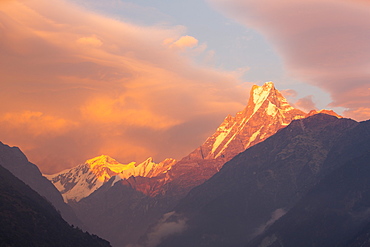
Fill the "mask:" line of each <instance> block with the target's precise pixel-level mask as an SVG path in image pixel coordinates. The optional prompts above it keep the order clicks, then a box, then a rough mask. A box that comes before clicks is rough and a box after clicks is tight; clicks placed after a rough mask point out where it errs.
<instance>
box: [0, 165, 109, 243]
mask: <svg viewBox="0 0 370 247" xmlns="http://www.w3.org/2000/svg"><path fill="white" fill-rule="evenodd" d="M0 226H1V227H0V246H7V247H8V246H9V247H24V246H30V247H32V246H35V247H36V246H37V247H40V246H55V247H58V246H60V247H67V246H71V247H75V246H81V247H83V246H86V247H92V246H96V247H104V246H107V247H108V246H110V244H109V242H107V241H105V240H103V239H101V238H99V237H97V236H95V235H90V234H88V233H84V232H82V231H81V230H80V229H77V228H73V227H71V226H70V225H68V223H67V222H66V221H64V220H63V218H62V217H61V216H60V214H59V213H58V212H57V211H56V210H55V208H54V207H53V206H52V205H51V204H50V203H49V202H48V201H46V200H45V199H44V198H43V197H41V196H40V195H39V194H38V193H37V192H35V191H34V190H32V189H31V188H30V187H29V186H28V185H26V184H25V183H24V182H22V181H21V180H19V179H18V178H16V177H15V176H14V175H13V174H12V173H10V172H9V171H8V170H7V169H5V168H3V167H2V166H0Z"/></svg>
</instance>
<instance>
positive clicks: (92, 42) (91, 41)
mask: <svg viewBox="0 0 370 247" xmlns="http://www.w3.org/2000/svg"><path fill="white" fill-rule="evenodd" d="M76 42H77V43H78V44H81V45H85V46H90V47H95V48H98V47H100V46H102V45H103V42H102V41H101V40H100V39H98V38H97V37H95V36H91V37H81V38H79V39H77V40H76Z"/></svg>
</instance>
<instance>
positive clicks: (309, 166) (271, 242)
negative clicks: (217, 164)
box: [147, 114, 370, 247]
mask: <svg viewBox="0 0 370 247" xmlns="http://www.w3.org/2000/svg"><path fill="white" fill-rule="evenodd" d="M369 136H370V127H369V125H368V124H367V123H357V122H355V121H353V120H349V119H338V118H337V117H334V116H329V115H326V114H317V115H314V116H311V117H308V118H306V119H300V120H295V121H293V122H292V123H291V124H290V125H289V126H288V127H287V128H284V129H282V130H280V131H278V133H276V134H275V135H273V136H272V137H270V138H268V139H267V140H265V141H264V142H262V143H260V144H257V145H255V146H253V147H251V148H249V149H247V150H246V151H244V152H243V153H241V154H239V155H237V156H236V157H235V158H233V159H232V160H231V161H229V162H228V163H226V164H225V165H224V167H223V168H222V169H221V171H220V172H219V173H217V174H216V175H215V176H213V177H212V178H211V179H209V180H208V181H206V182H205V183H204V184H202V185H200V186H198V187H196V188H194V189H193V190H192V191H191V192H190V193H189V194H188V195H187V196H186V197H185V198H184V199H183V200H182V201H180V203H179V204H178V205H177V206H176V207H175V212H174V213H173V216H172V217H169V218H168V219H167V220H166V221H165V222H164V223H166V224H169V223H171V222H172V223H173V224H176V223H178V222H186V228H185V227H184V229H185V230H184V231H183V232H182V233H181V234H180V233H177V235H173V236H169V237H168V238H166V239H165V238H164V237H165V236H162V240H163V241H162V243H161V244H160V245H159V246H179V247H181V246H212V247H217V246H220V247H221V246H248V245H247V244H248V243H249V242H250V241H252V240H253V239H254V238H256V237H258V236H259V235H260V234H263V233H264V232H265V231H266V230H267V229H273V228H272V226H276V225H277V224H278V223H279V222H281V221H283V220H284V219H285V218H286V217H288V216H289V215H290V214H292V212H293V211H292V210H298V209H302V207H303V205H307V204H308V201H311V202H314V200H316V201H317V202H318V203H319V202H320V201H321V199H320V198H321V197H315V196H313V198H310V199H305V198H308V197H307V196H308V195H309V191H311V190H312V189H313V188H317V187H315V186H318V184H319V182H320V181H323V182H325V181H326V178H327V176H329V175H330V174H335V172H337V173H340V169H344V167H345V166H344V165H346V164H347V166H346V167H347V169H349V170H350V169H351V167H352V166H353V162H354V163H356V164H357V163H359V164H360V166H361V164H363V165H365V164H366V163H367V164H369V165H370V160H369V159H368V156H367V152H369V150H370V149H369V145H370V144H369V143H370V142H369ZM360 161H361V162H362V163H360ZM351 162H352V163H351ZM351 164H352V165H351ZM355 170H356V169H355ZM346 172H347V173H348V172H349V171H342V173H341V174H343V176H345V175H346V174H347V173H346ZM332 176H333V178H334V181H335V178H338V180H337V181H335V182H336V183H337V185H338V184H340V182H341V179H340V178H339V177H338V176H339V175H337V176H336V175H332ZM324 178H325V179H324ZM348 180H349V182H348V183H350V182H351V181H352V180H356V172H355V171H353V172H352V175H351V176H350V177H349V178H348ZM334 181H333V182H332V183H333V184H335V183H334ZM352 182H355V181H352ZM327 183H330V182H327ZM334 187H335V185H333V186H332V187H331V189H334ZM365 187H366V184H365ZM331 189H328V190H327V191H326V193H328V194H330V191H331ZM319 191H323V190H322V189H321V190H320V189H319ZM332 192H333V193H335V191H332ZM339 194H340V193H339ZM352 196H354V195H352ZM342 199H343V201H346V197H344V198H342ZM301 200H308V201H304V202H303V203H302V204H299V203H300V202H301ZM328 200H329V202H332V201H331V200H330V199H328ZM329 202H328V203H329ZM365 202H366V199H364V200H363V203H365ZM305 203H306V204H305ZM347 203H349V204H350V200H348V201H347ZM297 205H302V206H301V207H299V206H297ZM296 206H297V207H298V208H297V209H296V208H295V207H296ZM347 206H348V205H347ZM303 208H304V207H303ZM317 211H320V210H317ZM317 211H314V212H317ZM323 214H324V215H325V213H323ZM324 215H320V216H317V218H313V219H312V220H313V221H315V220H317V219H318V218H320V219H322V217H323V216H324ZM295 216H296V215H295ZM295 216H294V217H295ZM327 216H328V217H330V215H329V214H328V215H327ZM294 217H293V216H292V217H291V218H290V219H291V221H289V223H292V221H294V219H295V218H294ZM297 217H298V216H297ZM301 217H303V218H304V217H305V215H304V214H303V215H301ZM279 218H281V219H280V220H278V219H279ZM309 218H311V217H309ZM334 218H335V217H334ZM334 218H333V219H334ZM333 219H327V220H328V221H327V224H328V225H330V224H333V223H334V224H335V223H336V222H335V221H332V222H331V220H333ZM335 219H337V218H335ZM337 220H339V219H337ZM364 220H365V222H366V219H364ZM275 222H276V224H274V223H275ZM164 223H163V222H161V224H164ZM289 223H287V224H284V227H285V228H284V229H285V230H286V232H288V233H290V232H292V229H293V230H296V232H294V231H293V232H292V235H294V234H296V236H295V238H296V239H298V238H300V235H299V234H300V233H301V231H299V230H298V223H296V224H293V223H292V224H289ZM302 224H303V225H304V223H302ZM316 224H317V225H324V224H322V223H319V222H316ZM156 227H157V228H158V226H156ZM276 227H277V226H276ZM313 228H314V227H313ZM154 229H155V228H154ZM279 229H280V228H279ZM311 230H312V231H315V229H311ZM321 230H322V231H321V233H323V232H325V230H327V229H326V228H325V227H323V228H322V229H321ZM359 230H360V229H357V230H356V231H359ZM282 231H283V230H282ZM328 231H329V230H328ZM288 233H287V234H288ZM307 234H308V233H307ZM323 234H324V233H323ZM328 234H329V233H328ZM275 235H276V234H275ZM275 235H274V234H273V233H272V234H270V235H267V237H265V238H263V240H261V242H259V243H258V244H257V245H256V246H304V245H300V244H297V245H294V244H293V245H288V244H287V245H285V244H283V245H280V242H279V238H278V237H276V239H275V237H274V236H275ZM303 235H304V234H303ZM276 236H280V235H276ZM289 236H291V235H289ZM353 236H354V235H353ZM285 239H286V238H284V240H285ZM149 240H150V234H148V240H147V241H148V242H150V241H149ZM339 242H340V243H342V242H341V241H339ZM259 244H260V245H259ZM306 246H315V245H306ZM316 246H326V245H316Z"/></svg>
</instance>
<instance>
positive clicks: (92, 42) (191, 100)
mask: <svg viewBox="0 0 370 247" xmlns="http://www.w3.org/2000/svg"><path fill="white" fill-rule="evenodd" d="M0 6H1V8H0V23H1V25H0V36H1V37H2V38H1V42H0V74H1V76H2V80H1V82H0V83H1V87H2V90H1V91H0V103H1V105H2V106H3V107H2V108H1V109H0V118H1V120H0V140H1V141H3V142H5V143H7V144H10V145H16V146H20V147H21V148H22V149H23V150H25V152H26V154H27V156H28V157H29V158H30V160H31V161H32V162H35V163H36V164H37V165H39V166H40V167H41V169H42V170H43V171H44V172H46V173H51V172H57V171H60V170H61V169H64V168H66V167H71V166H73V165H77V164H78V163H79V162H84V160H86V159H89V158H91V157H94V156H97V155H100V154H102V153H104V154H107V155H111V156H113V157H114V158H116V159H118V160H119V161H120V162H130V161H138V162H140V161H142V160H144V159H146V158H147V157H148V156H153V157H154V159H155V160H156V161H160V160H161V159H164V158H167V157H171V156H172V157H173V158H181V156H183V155H185V154H187V152H189V151H191V150H192V149H194V148H195V147H196V146H198V145H199V144H200V143H201V142H202V141H203V140H204V139H205V138H206V136H207V135H208V134H209V131H212V129H213V128H216V127H217V125H218V123H219V122H221V121H222V119H223V118H224V116H225V115H227V114H228V113H230V112H236V111H238V110H239V109H241V108H242V107H243V104H244V103H245V102H246V100H247V99H246V98H247V95H248V93H247V90H244V89H245V87H244V86H241V85H240V81H239V79H238V78H237V77H236V75H235V74H234V73H233V72H228V71H219V70H218V71H216V70H214V69H210V68H208V67H206V66H204V67H202V66H195V65H194V64H193V63H192V61H191V58H190V57H191V56H192V54H190V55H189V57H188V56H186V54H187V51H186V50H185V51H184V50H178V49H171V48H170V47H168V46H166V45H163V41H164V40H168V39H172V40H177V41H180V40H181V38H180V39H179V38H178V37H181V36H184V37H186V36H185V35H184V29H183V28H182V27H173V28H163V27H156V26H153V27H143V26H137V25H133V24H129V23H124V22H120V21H117V20H113V19H109V18H106V17H103V16H99V15H97V14H94V13H90V12H87V11H85V10H83V9H80V8H78V7H77V6H74V5H72V4H70V3H68V2H66V1H63V0H51V1H50V0H49V1H47V0H29V1H16V0H14V1H6V2H1V3H0ZM188 37H189V36H188ZM180 43H181V44H182V45H183V46H185V47H193V48H192V49H197V48H198V47H200V46H201V45H198V46H196V45H197V42H196V38H193V37H192V38H183V40H182V41H181V42H180ZM202 49H203V48H202ZM247 86H248V85H247ZM240 89H243V90H240ZM195 126H196V128H195ZM15 129H16V131H14V130H15ZM10 130H13V131H10ZM189 136H193V137H194V138H189ZM174 143H176V144H174Z"/></svg>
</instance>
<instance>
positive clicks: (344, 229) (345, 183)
mask: <svg viewBox="0 0 370 247" xmlns="http://www.w3.org/2000/svg"><path fill="white" fill-rule="evenodd" d="M324 166H326V167H332V168H334V169H335V168H336V169H335V170H334V171H333V172H331V173H330V174H329V175H327V176H326V177H325V178H324V179H323V180H322V181H321V182H320V183H319V184H318V185H317V186H315V187H314V188H313V189H312V190H311V191H310V192H309V193H308V194H307V195H306V196H305V197H303V198H302V199H301V200H300V201H299V202H298V203H297V204H296V205H295V206H294V207H293V208H292V209H291V210H290V211H289V212H288V213H287V214H286V215H285V216H284V217H282V218H281V219H280V220H279V221H277V222H276V223H275V224H273V225H272V226H271V227H270V228H269V229H268V230H267V231H266V232H265V233H264V234H263V235H262V236H260V237H259V238H258V239H256V240H255V241H254V243H253V244H251V245H250V246H260V244H261V243H267V242H271V243H270V245H271V246H273V245H274V243H275V244H276V242H279V244H281V245H284V246H356V244H357V246H359V245H358V244H359V243H360V242H361V243H364V240H366V239H369V237H368V236H369V235H366V234H368V233H369V230H370V228H369V222H370V180H369V177H370V121H367V122H362V123H360V125H359V126H357V127H356V128H354V129H353V130H351V131H348V133H346V134H344V135H343V136H342V138H340V139H339V140H338V142H337V143H336V145H335V146H334V147H333V148H332V151H331V152H330V153H329V155H328V158H327V160H326V161H325V163H324ZM366 236H367V237H366ZM365 243H366V242H365ZM263 245H264V246H269V245H265V244H263ZM365 246H369V243H367V245H365Z"/></svg>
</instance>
